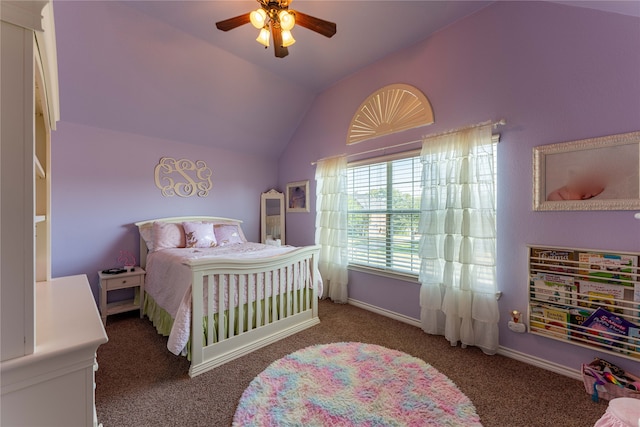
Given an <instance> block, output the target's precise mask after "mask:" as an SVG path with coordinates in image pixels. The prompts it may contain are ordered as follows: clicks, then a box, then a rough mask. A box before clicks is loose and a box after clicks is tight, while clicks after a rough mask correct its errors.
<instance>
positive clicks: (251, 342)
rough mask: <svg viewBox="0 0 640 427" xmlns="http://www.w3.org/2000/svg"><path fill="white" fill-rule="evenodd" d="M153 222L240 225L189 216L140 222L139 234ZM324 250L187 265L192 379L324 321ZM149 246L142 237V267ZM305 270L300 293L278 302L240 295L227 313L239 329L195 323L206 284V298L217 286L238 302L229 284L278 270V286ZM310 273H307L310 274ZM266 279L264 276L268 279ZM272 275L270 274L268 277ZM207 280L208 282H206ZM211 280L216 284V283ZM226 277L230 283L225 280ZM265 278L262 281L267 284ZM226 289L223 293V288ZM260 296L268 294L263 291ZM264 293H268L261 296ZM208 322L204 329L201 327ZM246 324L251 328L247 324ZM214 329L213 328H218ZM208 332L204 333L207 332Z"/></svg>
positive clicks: (211, 321) (309, 248)
mask: <svg viewBox="0 0 640 427" xmlns="http://www.w3.org/2000/svg"><path fill="white" fill-rule="evenodd" d="M155 221H162V222H173V223H181V222H185V221H211V222H216V223H223V222H227V223H238V224H239V223H241V222H242V221H239V220H234V219H230V218H220V217H209V216H198V217H195V216H189V217H171V218H159V219H152V220H147V221H141V222H137V223H136V224H135V225H136V226H138V229H139V230H143V229H144V228H145V227H152V225H153V223H154V222H155ZM319 252H320V246H317V245H316V246H305V247H301V248H298V249H295V250H293V251H291V252H288V253H286V254H283V255H279V256H277V257H269V258H263V259H256V260H247V259H241V260H233V259H217V260H207V259H199V260H196V261H192V262H191V263H190V264H189V265H190V267H191V272H192V282H191V284H192V316H191V338H190V342H191V367H190V368H189V376H190V377H194V376H196V375H199V374H201V373H203V372H206V371H208V370H210V369H213V368H215V367H217V366H220V365H222V364H224V363H227V362H229V361H231V360H234V359H236V358H238V357H241V356H243V355H245V354H248V353H251V352H252V351H255V350H257V349H259V348H261V347H264V346H266V345H269V344H271V343H274V342H276V341H278V340H281V339H283V338H285V337H288V336H290V335H293V334H295V333H297V332H300V331H302V330H304V329H307V328H310V327H311V326H314V325H317V324H318V323H320V319H319V318H318V294H317V288H318V286H317V283H316V281H317V280H319V276H318V275H319V273H318V269H317V266H318V255H319ZM146 259H147V245H146V242H145V240H144V239H143V237H142V234H141V235H140V265H141V266H142V267H145V266H146ZM296 266H297V271H299V272H303V273H301V274H296V279H300V280H302V285H301V286H300V290H295V289H289V287H287V289H286V291H285V293H284V294H280V295H279V297H278V298H274V297H270V298H267V299H265V300H263V302H264V304H260V303H256V304H255V307H254V304H251V303H243V302H246V298H247V297H246V295H242V294H243V292H241V293H240V294H241V295H238V299H239V301H240V302H239V304H238V307H237V308H236V310H228V311H227V317H228V320H229V321H228V324H230V325H234V324H236V323H237V324H238V328H237V329H238V330H237V331H236V330H234V328H233V327H231V328H227V327H226V325H225V323H226V322H216V321H214V318H213V317H214V315H213V314H210V315H209V318H208V319H207V320H206V321H205V322H203V321H202V320H201V321H197V319H203V318H204V314H203V313H204V312H205V310H204V309H205V307H204V304H203V303H204V297H203V295H204V286H205V285H206V286H208V294H209V295H213V286H214V283H215V285H216V286H217V287H218V290H217V291H218V295H224V294H225V292H226V293H228V295H229V301H232V300H233V299H234V298H235V296H236V295H235V294H236V293H237V291H236V288H235V286H230V284H232V283H234V282H235V281H238V283H245V281H248V283H249V284H251V285H253V284H254V283H257V282H258V281H256V280H255V277H257V276H256V275H271V274H273V272H275V271H279V272H280V274H279V275H278V277H280V278H281V279H280V284H281V285H286V284H285V283H282V277H283V275H284V276H285V277H286V274H283V273H285V272H286V271H287V270H288V269H293V270H291V271H296ZM306 272H308V274H307V273H306ZM265 277H266V276H265ZM269 277H271V276H269ZM205 278H208V280H206V282H207V283H206V284H205ZM212 279H213V280H212ZM222 279H226V280H222ZM267 282H268V281H267V280H263V285H264V283H267ZM225 286H226V287H227V289H226V290H225V288H224V287H225ZM262 292H265V290H264V289H263V290H262ZM263 295H266V292H265V293H263ZM218 299H219V301H218V307H217V311H218V312H219V313H223V312H225V308H224V298H218ZM208 304H209V306H208V307H207V311H206V312H207V313H214V307H213V304H214V301H213V298H209V302H208ZM245 316H246V318H248V319H255V321H254V322H255V324H254V325H252V324H251V323H253V322H245ZM203 323H204V324H206V329H207V330H206V331H205V328H204V326H203ZM247 323H248V324H247ZM214 328H215V329H214ZM205 332H206V334H205ZM215 334H217V341H216V342H209V341H211V340H209V341H207V339H206V338H200V339H195V337H213V336H214V335H215Z"/></svg>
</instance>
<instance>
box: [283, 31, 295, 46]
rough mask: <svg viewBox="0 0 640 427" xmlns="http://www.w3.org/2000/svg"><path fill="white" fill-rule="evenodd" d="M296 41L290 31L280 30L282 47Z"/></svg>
mask: <svg viewBox="0 0 640 427" xmlns="http://www.w3.org/2000/svg"><path fill="white" fill-rule="evenodd" d="M295 42H296V39H294V38H293V35H292V34H291V31H289V30H283V31H282V47H289V46H291V45H292V44H294V43H295Z"/></svg>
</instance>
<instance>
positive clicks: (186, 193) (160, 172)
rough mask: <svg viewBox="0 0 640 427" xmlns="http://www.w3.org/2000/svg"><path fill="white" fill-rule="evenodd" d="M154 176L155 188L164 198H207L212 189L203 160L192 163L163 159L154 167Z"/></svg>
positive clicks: (208, 172)
mask: <svg viewBox="0 0 640 427" xmlns="http://www.w3.org/2000/svg"><path fill="white" fill-rule="evenodd" d="M154 174H155V181H156V187H158V188H159V189H160V190H161V191H162V195H163V196H164V197H173V196H180V197H191V196H195V195H197V196H199V197H207V196H208V195H209V190H211V188H212V187H213V183H212V182H211V174H212V172H211V169H209V167H207V164H206V163H205V162H204V161H203V160H196V161H195V162H194V161H192V160H188V159H180V160H176V159H174V158H171V157H163V158H161V159H160V162H159V163H158V164H157V165H156V167H155V170H154Z"/></svg>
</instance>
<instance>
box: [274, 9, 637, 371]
mask: <svg viewBox="0 0 640 427" xmlns="http://www.w3.org/2000/svg"><path fill="white" fill-rule="evenodd" d="M638 40H640V19H638V18H633V17H629V16H623V15H617V14H610V13H604V12H598V11H594V10H589V9H579V8H574V7H570V6H564V5H557V4H550V3H545V2H498V3H496V4H494V5H492V6H490V7H488V8H486V9H483V10H482V11H480V12H478V13H476V14H475V15H472V16H470V17H467V18H465V19H463V20H461V21H458V22H457V23H455V24H453V25H451V26H449V27H448V28H446V29H444V30H442V31H440V32H438V33H437V34H435V35H433V36H432V37H430V38H429V39H427V40H425V41H424V42H422V43H420V44H417V45H416V46H414V47H411V48H409V49H406V50H403V51H401V52H398V53H397V54H396V55H394V56H392V57H388V58H385V59H384V60H382V61H380V62H379V63H377V64H375V65H373V66H371V67H368V68H367V69H365V70H362V71H361V72H358V73H357V74H355V75H353V76H351V77H349V78H347V79H345V80H343V81H342V82H340V83H339V84H336V85H335V86H334V87H332V88H330V89H329V90H327V91H325V92H324V93H323V94H322V95H321V96H319V97H318V99H317V100H316V102H315V103H314V105H313V107H312V109H311V110H310V112H309V113H308V114H307V116H306V118H305V120H304V121H303V123H302V124H301V125H300V126H299V128H298V129H297V132H296V134H295V135H294V138H293V140H292V142H291V143H290V144H289V146H288V148H287V150H286V151H285V153H284V154H283V156H282V157H281V159H280V167H279V178H278V179H279V182H280V185H281V186H282V185H284V183H286V182H289V181H297V180H302V179H309V180H310V181H311V184H312V185H311V192H312V193H314V191H315V182H314V173H315V168H314V167H313V166H312V165H311V162H313V161H315V160H318V159H320V158H323V157H327V156H332V155H337V154H341V153H358V152H361V151H366V150H370V149H372V148H377V147H384V146H390V145H393V144H397V143H401V142H406V141H414V140H418V139H419V138H420V136H421V135H423V134H431V133H437V132H440V131H444V130H447V129H452V128H456V127H460V126H464V125H468V124H474V123H479V122H482V121H485V120H489V119H492V120H497V119H500V118H506V120H507V121H508V124H507V126H504V127H501V128H500V129H498V131H499V132H500V133H501V136H502V137H501V143H500V146H499V149H498V213H497V215H498V286H499V288H500V290H501V291H502V292H503V297H502V299H501V300H500V303H499V304H500V311H501V318H502V320H501V322H500V343H501V345H502V346H503V347H505V348H509V349H511V350H514V351H517V352H522V353H526V354H528V355H531V356H534V357H540V358H543V359H546V360H549V361H552V362H555V363H558V364H561V365H564V366H568V367H571V368H574V369H577V368H578V367H579V365H580V363H581V362H584V361H589V360H591V358H592V357H593V356H594V355H595V354H596V352H595V351H593V350H586V349H582V348H578V347H575V346H572V345H569V344H566V343H560V342H556V341H553V340H550V339H546V338H543V337H538V336H533V335H530V334H523V335H519V334H515V333H513V332H510V331H509V330H508V329H507V327H506V323H507V319H508V317H509V315H508V313H509V312H510V311H511V310H513V309H518V310H520V311H523V312H526V307H527V285H528V280H527V260H526V254H527V249H526V245H527V244H542V245H555V246H568V247H578V248H594V249H609V250H622V251H640V221H637V220H634V219H633V212H630V211H600V212H575V211H574V212H534V211H532V208H531V206H532V166H531V165H532V148H533V147H535V146H538V145H544V144H552V143H557V142H563V141H573V140H578V139H584V138H592V137H598V136H605V135H611V134H617V133H624V132H631V131H636V130H639V129H640V49H638ZM398 82H401V83H408V84H411V85H414V86H416V87H418V88H419V89H421V90H422V91H423V92H424V94H425V95H426V96H427V97H428V98H429V100H430V101H431V104H432V107H433V110H434V113H435V124H433V125H431V126H429V127H425V128H421V129H417V130H412V131H406V132H403V133H401V134H395V135H390V136H387V137H383V138H379V139H376V140H371V141H367V142H363V143H360V144H359V145H356V146H351V147H347V146H346V145H345V139H346V135H347V130H348V127H349V123H350V120H351V118H352V116H353V114H354V113H355V111H356V109H357V108H358V106H359V105H360V103H361V102H362V101H363V100H364V99H366V97H367V96H368V95H369V94H371V93H372V92H374V91H375V90H377V89H379V88H381V87H383V86H385V85H388V84H391V83H398ZM409 147H410V148H413V146H409ZM416 147H417V145H416ZM379 154H380V153H379ZM355 158H357V157H352V158H351V159H350V160H353V159H355ZM311 207H312V212H313V211H314V210H315V201H312V203H311ZM314 219H315V215H314V214H313V213H310V214H300V213H296V214H293V213H292V214H288V215H287V238H288V240H289V242H290V243H294V244H310V243H313V241H314ZM349 278H350V282H349V292H350V297H351V298H354V299H357V300H360V301H362V302H365V303H368V304H372V305H375V306H378V307H381V308H383V309H387V310H391V311H394V312H398V313H401V314H404V315H406V316H410V317H413V318H418V317H419V306H418V291H419V287H418V285H415V284H411V283H407V282H399V281H394V280H391V279H387V278H383V277H379V276H373V275H369V274H364V273H354V272H350V276H349ZM608 358H609V359H613V360H616V359H617V358H615V357H611V356H608ZM616 361H617V362H618V363H620V364H621V365H622V366H628V365H629V364H631V363H633V362H630V361H628V360H616ZM636 368H637V366H636Z"/></svg>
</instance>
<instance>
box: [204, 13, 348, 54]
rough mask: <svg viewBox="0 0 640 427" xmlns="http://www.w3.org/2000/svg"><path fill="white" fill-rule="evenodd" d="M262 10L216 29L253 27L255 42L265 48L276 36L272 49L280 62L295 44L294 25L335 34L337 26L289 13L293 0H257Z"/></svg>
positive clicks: (227, 20) (226, 20) (299, 14)
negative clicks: (256, 33) (256, 30)
mask: <svg viewBox="0 0 640 427" xmlns="http://www.w3.org/2000/svg"><path fill="white" fill-rule="evenodd" d="M257 1H258V3H259V4H260V7H259V8H258V9H256V10H254V11H252V12H247V13H245V14H242V15H240V16H236V17H233V18H229V19H225V20H224V21H220V22H216V27H217V28H218V29H219V30H222V31H229V30H233V29H234V28H237V27H239V26H241V25H244V24H248V23H249V22H251V24H252V25H253V26H254V27H256V28H257V29H259V30H260V34H259V35H258V38H257V39H256V41H257V42H258V43H260V44H262V45H263V46H264V47H265V48H267V47H269V40H270V38H271V36H273V48H274V51H275V55H276V57H278V58H284V57H285V56H287V55H288V54H289V50H288V46H291V45H292V44H294V43H295V42H296V41H295V39H294V38H293V36H292V35H291V29H292V28H293V26H294V25H295V24H297V25H300V26H301V27H304V28H307V29H309V30H311V31H315V32H316V33H318V34H322V35H323V36H325V37H332V36H333V35H334V34H335V33H336V24H334V23H333V22H329V21H325V20H324V19H320V18H316V17H313V16H310V15H307V14H304V13H302V12H298V11H297V10H292V9H289V5H290V4H291V1H292V0H257Z"/></svg>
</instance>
